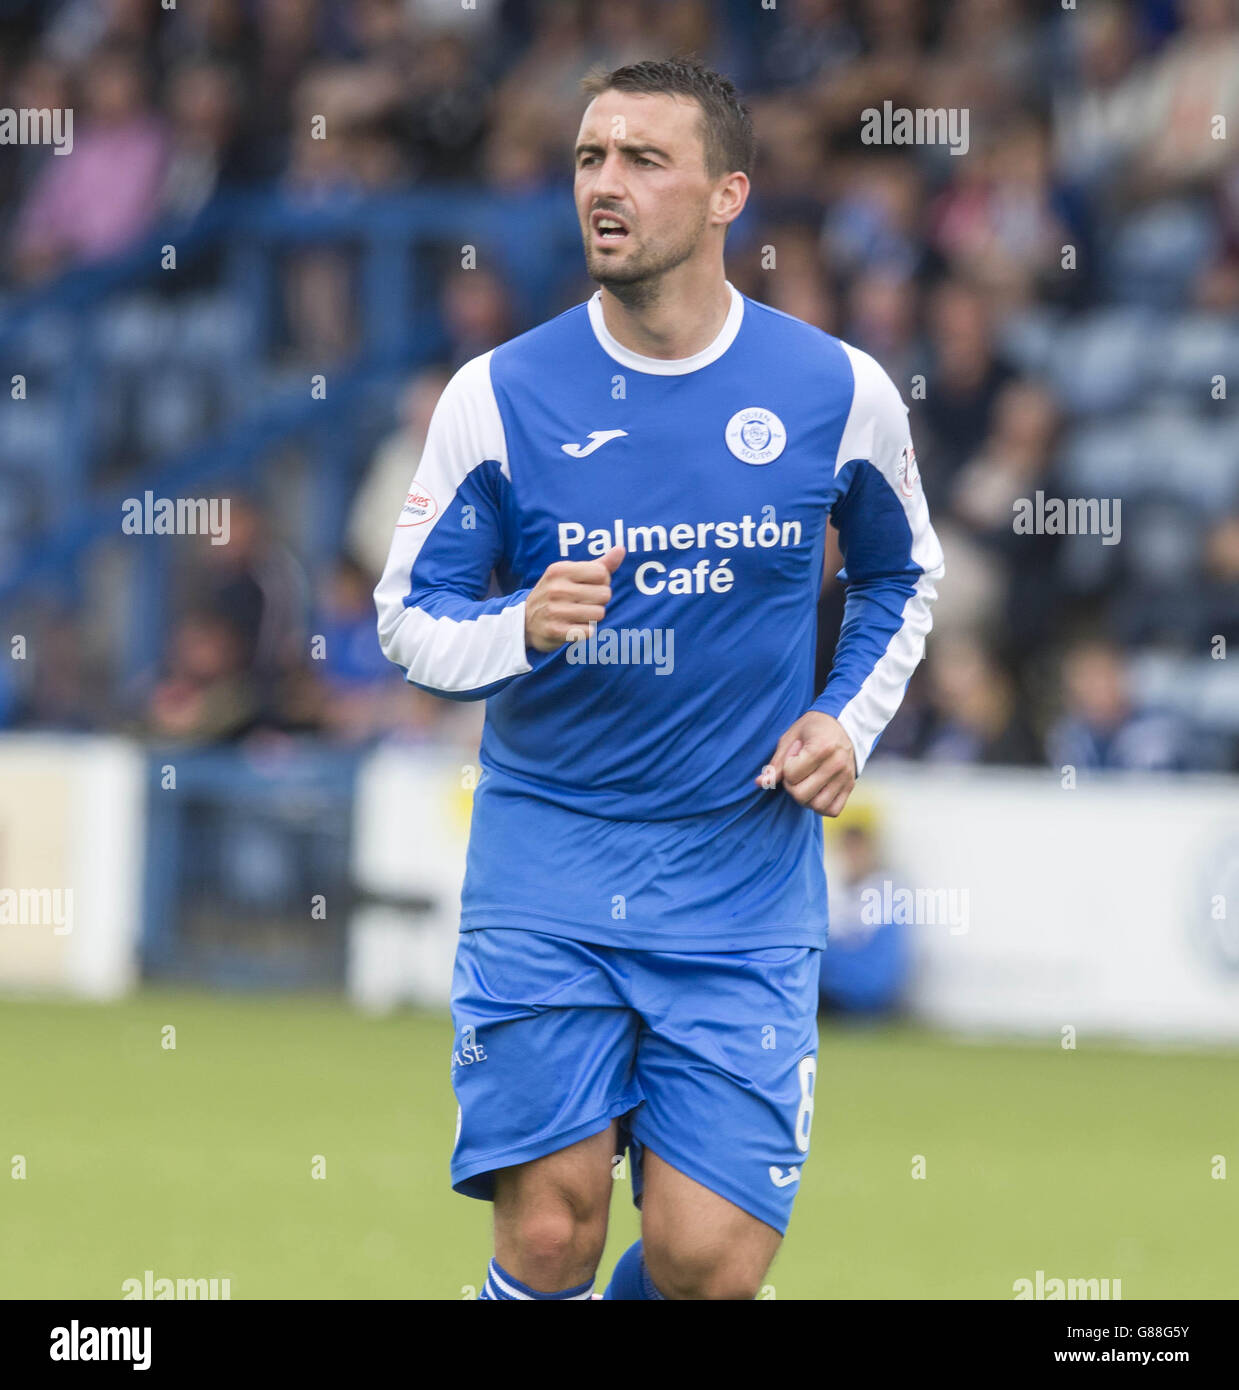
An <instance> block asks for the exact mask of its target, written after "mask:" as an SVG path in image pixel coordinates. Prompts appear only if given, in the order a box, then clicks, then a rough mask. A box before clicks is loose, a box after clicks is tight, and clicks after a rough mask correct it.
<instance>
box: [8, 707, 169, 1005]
mask: <svg viewBox="0 0 1239 1390" xmlns="http://www.w3.org/2000/svg"><path fill="white" fill-rule="evenodd" d="M144 777H145V772H144V763H143V759H142V756H141V753H140V752H139V750H138V749H137V748H136V747H134V746H133V745H131V744H129V743H127V742H126V741H124V740H122V739H111V738H93V737H85V736H83V737H74V736H68V735H52V734H30V735H8V736H6V737H4V738H2V739H0V991H3V992H4V993H6V994H26V993H39V994H42V993H68V994H76V995H80V996H83V997H85V998H90V999H112V998H116V997H118V996H120V995H122V994H125V993H126V992H127V991H128V990H130V989H131V988H132V987H133V985H134V983H135V982H136V979H137V945H138V935H139V928H140V921H141V876H142V860H143V848H144V827H145V802H146V794H145V780H144Z"/></svg>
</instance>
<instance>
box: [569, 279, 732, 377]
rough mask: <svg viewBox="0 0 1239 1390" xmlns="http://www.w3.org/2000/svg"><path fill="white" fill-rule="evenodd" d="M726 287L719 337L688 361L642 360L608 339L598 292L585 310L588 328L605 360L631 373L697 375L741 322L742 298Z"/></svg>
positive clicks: (718, 354) (719, 352)
mask: <svg viewBox="0 0 1239 1390" xmlns="http://www.w3.org/2000/svg"><path fill="white" fill-rule="evenodd" d="M726 285H727V289H728V291H729V292H730V294H731V308H730V309H729V310H728V311H727V317H726V319H725V320H724V321H723V326H722V328H721V329H720V330H719V334H718V337H717V338H715V339H714V341H713V342H712V343H710V344H708V345H707V346H706V347H703V348H702V349H701V351H700V352H695V353H694V354H693V355H692V356H691V357H670V358H668V357H644V356H642V355H641V353H639V352H633V351H632V349H631V348H626V347H625V346H624V345H623V343H621V342H619V341H618V340H617V339H616V338H614V337H613V336H612V335H611V331H610V330H609V329H608V328H607V325H606V323H605V321H604V320H603V317H602V291H601V290H598V291H597V293H595V295H594V297H593V298H592V299H591V300H590V301H589V304H588V306H587V307H588V309H589V322H590V327H591V328H592V329H593V330H594V337H595V338H597V339H598V345H599V346H600V347H601V348H602V350H603V352H605V353H606V354H607V356H608V357H613V358H614V359H615V360H616V361H617V362H618V363H619V364H620V365H621V366H622V367H628V368H629V369H630V370H632V371H634V372H648V373H649V374H650V375H651V376H683V375H684V374H685V373H686V372H696V371H700V370H701V368H702V367H708V366H709V365H710V363H711V362H717V361H718V359H719V358H720V357H722V355H723V353H725V352H726V351H727V349H728V348H729V347H730V346H731V345H732V343H733V342H734V341H735V337H736V334H737V333H739V331H740V320H741V319H742V318H743V317H744V296H743V295H742V294H741V293H740V291H739V290H738V289H736V287H735V286H734V285H733V284H732V283H731V281H730V280H728V281H726Z"/></svg>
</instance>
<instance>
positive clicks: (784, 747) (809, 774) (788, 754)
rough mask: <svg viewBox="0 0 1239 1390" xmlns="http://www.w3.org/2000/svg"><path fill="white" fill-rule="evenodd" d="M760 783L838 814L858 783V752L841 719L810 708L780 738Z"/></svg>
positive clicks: (827, 813)
mask: <svg viewBox="0 0 1239 1390" xmlns="http://www.w3.org/2000/svg"><path fill="white" fill-rule="evenodd" d="M755 780H756V782H757V784H758V786H761V787H766V788H771V787H777V786H778V785H779V783H780V782H782V783H783V787H784V789H785V790H786V791H787V792H788V793H789V794H790V795H791V796H792V797H794V798H795V800H797V801H798V802H800V804H801V805H802V806H812V807H813V809H814V810H815V811H816V812H817V813H818V815H819V816H837V815H838V814H839V812H840V811H842V810H843V808H844V806H845V805H847V799H848V797H849V796H851V794H852V788H853V787H854V786H855V785H856V754H855V752H854V751H853V749H852V740H851V739H850V738H849V737H848V736H847V732H846V730H845V729H844V727H843V725H842V724H840V723H839V721H838V720H837V719H835V718H833V717H832V716H831V715H829V714H822V713H820V712H819V711H818V710H810V711H809V712H808V713H807V714H802V715H801V716H800V718H799V719H797V720H796V722H795V723H794V724H793V725H792V727H791V728H790V729H788V731H787V732H786V733H785V734H784V735H783V737H782V738H781V739H780V740H779V742H778V745H777V746H776V748H775V750H774V757H772V758H771V759H770V761H769V762H768V763H767V764H766V766H765V767H764V768H763V769H762V771H761V773H760V775H759V776H758V777H757V778H756V779H755Z"/></svg>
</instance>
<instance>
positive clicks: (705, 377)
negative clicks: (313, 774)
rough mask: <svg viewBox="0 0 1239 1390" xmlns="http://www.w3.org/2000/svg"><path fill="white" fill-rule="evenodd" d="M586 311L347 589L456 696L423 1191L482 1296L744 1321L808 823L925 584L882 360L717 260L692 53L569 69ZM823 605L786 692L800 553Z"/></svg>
mask: <svg viewBox="0 0 1239 1390" xmlns="http://www.w3.org/2000/svg"><path fill="white" fill-rule="evenodd" d="M586 91H587V93H588V95H589V96H590V97H591V98H592V99H591V101H590V103H589V106H588V108H587V109H586V111H585V114H584V117H583V119H582V122H581V127H580V132H579V134H578V136H577V142H576V155H575V160H576V175H575V178H576V184H575V196H576V207H577V214H578V216H579V219H580V224H581V232H582V236H583V238H584V243H585V258H586V264H587V267H588V270H589V274H590V276H591V277H592V278H593V279H594V280H595V281H596V282H597V283H598V285H599V286H600V289H599V291H598V292H597V293H596V294H595V295H594V296H593V298H592V299H590V300H589V301H588V303H585V304H582V305H579V306H578V307H576V308H573V309H570V310H568V311H567V312H566V313H563V314H561V315H559V317H558V318H555V319H552V320H551V321H550V322H549V323H545V324H543V325H541V326H540V327H538V328H535V329H533V330H532V331H531V332H528V333H525V334H523V335H521V336H520V337H518V338H515V339H513V340H512V341H511V342H508V343H505V344H504V345H503V346H502V347H498V348H496V349H495V350H494V351H492V352H488V353H486V354H484V355H483V356H481V357H478V358H476V359H474V360H473V361H472V362H469V363H468V364H466V365H465V366H464V367H462V368H461V369H460V371H458V372H457V373H456V375H455V376H454V377H453V379H452V381H451V382H450V384H449V385H448V386H447V388H446V389H445V390H444V393H443V396H442V398H441V400H440V401H439V404H438V407H437V409H436V411H435V413H434V418H433V421H432V423H431V426H430V432H429V437H428V439H427V443H426V448H425V451H424V454H423V457H422V462H421V465H420V468H419V470H418V474H417V478H416V481H415V482H414V483H413V486H412V489H411V491H410V493H409V497H408V501H407V502H406V504H405V507H404V510H403V513H402V514H401V516H400V518H399V521H398V524H397V526H396V531H395V538H394V540H393V543H392V548H391V554H390V557H389V559H388V563H387V568H386V572H385V573H384V575H383V578H382V580H381V581H380V583H379V586H378V588H377V589H376V591H375V599H376V603H377V607H378V613H379V635H380V639H381V641H382V645H383V649H384V651H385V652H386V653H387V655H388V656H389V657H390V658H391V660H392V661H394V662H396V663H397V664H398V665H400V666H402V667H403V668H404V669H405V671H406V672H407V676H408V679H409V680H410V681H412V682H413V683H414V684H416V685H418V686H421V687H422V688H424V689H427V690H431V691H434V692H435V693H437V694H440V695H445V696H448V697H450V698H453V699H461V700H477V699H485V700H486V701H487V706H486V723H485V731H484V734H483V737H482V745H481V755H480V757H481V764H482V776H481V779H480V782H479V784H478V787H477V791H476V794H475V798H474V806H473V821H472V828H471V833H470V840H469V853H468V866H467V870H466V877H465V883H464V887H463V891H462V914H461V936H460V943H459V947H458V951H457V956H456V967H455V977H454V982H453V987H452V1015H453V1025H454V1027H455V1030H456V1041H455V1044H454V1050H453V1055H452V1076H453V1082H454V1087H455V1091H456V1097H457V1100H458V1102H459V1105H460V1114H459V1122H458V1129H457V1135H456V1144H455V1150H454V1152H453V1155H452V1185H453V1187H454V1188H455V1190H456V1191H457V1192H462V1193H465V1194H467V1195H468V1196H472V1197H481V1198H486V1199H488V1200H490V1201H491V1202H493V1204H494V1258H493V1259H492V1261H491V1263H490V1267H489V1270H488V1273H487V1278H486V1283H485V1286H484V1288H483V1290H482V1293H481V1294H480V1295H479V1296H480V1297H482V1298H486V1299H517V1300H534V1299H581V1300H583V1299H588V1298H590V1297H591V1296H593V1287H594V1280H595V1277H596V1273H597V1268H598V1263H599V1260H600V1259H601V1256H602V1251H603V1246H604V1243H605V1240H606V1232H607V1216H608V1209H609V1205H610V1199H611V1190H612V1165H613V1158H614V1156H615V1155H617V1154H619V1153H622V1152H624V1151H625V1150H627V1152H628V1154H629V1157H630V1160H631V1174H632V1180H633V1189H634V1194H635V1196H636V1199H637V1202H638V1205H639V1207H640V1210H641V1233H642V1238H641V1240H639V1241H638V1242H637V1243H636V1244H635V1245H634V1246H633V1247H632V1248H631V1249H630V1250H628V1251H627V1252H626V1253H625V1254H624V1256H623V1257H622V1258H621V1259H620V1261H619V1264H618V1266H617V1267H616V1269H615V1272H614V1274H613V1275H612V1277H611V1280H610V1282H609V1284H608V1286H607V1289H606V1292H605V1294H604V1295H603V1297H605V1298H615V1299H752V1298H755V1297H756V1296H757V1294H758V1292H759V1291H760V1288H761V1284H762V1280H763V1279H764V1277H765V1274H766V1270H767V1268H768V1267H769V1265H770V1262H771V1260H772V1259H773V1258H774V1255H775V1252H776V1250H777V1248H778V1246H779V1242H780V1240H781V1239H782V1236H783V1233H784V1231H785V1230H786V1228H787V1224H788V1219H789V1217H790V1215H791V1209H792V1203H793V1202H794V1200H795V1196H796V1190H797V1187H798V1186H799V1183H800V1179H801V1174H802V1171H803V1169H804V1164H805V1162H806V1161H807V1159H808V1154H809V1132H810V1127H811V1124H812V1119H813V1089H814V1075H815V1070H816V1055H817V1027H816V1009H817V998H818V992H817V987H818V960H819V953H820V952H821V950H822V949H823V947H824V946H825V943H826V920H827V908H826V883H825V875H824V871H823V866H822V826H821V819H820V818H821V817H822V816H837V815H838V814H839V812H840V811H841V810H842V809H843V807H844V805H845V804H846V802H847V799H848V796H849V795H850V793H851V791H852V787H853V784H854V782H855V780H856V778H857V776H859V775H860V773H861V771H862V770H863V768H864V765H865V762H866V760H867V758H868V757H869V754H870V752H871V751H872V749H873V746H874V744H875V743H876V741H877V739H878V738H879V736H880V735H881V733H882V731H883V729H884V728H885V726H886V724H887V723H888V721H889V720H890V718H891V716H892V715H893V714H894V712H895V710H896V708H897V707H898V705H899V702H900V700H901V699H902V697H903V692H904V688H905V686H906V685H907V682H908V678H909V677H910V676H911V674H912V672H913V670H914V669H915V667H916V665H917V663H918V662H919V661H920V659H921V657H922V655H923V653H924V645H925V635H926V633H927V632H928V631H929V627H930V614H929V605H930V602H931V601H932V600H933V598H934V597H935V590H934V582H935V580H937V579H938V578H940V577H941V575H942V572H943V564H942V552H941V549H940V547H939V545H938V541H937V538H936V537H935V535H934V532H933V529H932V528H931V526H930V521H929V514H928V511H927V509H926V505H925V498H924V494H923V492H922V489H921V485H920V480H919V476H918V473H917V468H916V460H915V455H914V453H913V450H912V443H911V439H910V437H909V433H908V422H907V409H906V407H905V406H904V404H903V402H902V401H901V399H900V396H899V392H898V390H897V389H896V388H895V386H894V385H893V384H892V382H891V381H890V379H889V378H888V377H887V376H886V374H885V372H883V370H882V369H881V367H879V366H878V364H877V363H876V362H875V361H874V360H873V359H872V358H871V357H869V356H867V355H866V354H865V353H863V352H859V351H857V350H856V349H855V348H853V347H850V346H848V345H847V344H846V343H842V342H840V341H839V340H838V339H836V338H832V337H830V336H829V335H827V334H825V333H822V332H821V331H819V330H818V329H816V328H812V327H809V326H808V325H806V324H804V323H802V322H800V321H799V320H797V319H794V318H791V317H789V316H788V315H786V314H782V313H779V312H777V311H775V310H773V309H769V308H767V307H766V306H765V305H762V304H759V303H756V302H755V301H753V300H751V299H748V298H746V297H745V296H743V295H741V294H739V293H738V292H737V291H736V290H735V289H734V288H733V287H732V286H731V284H730V283H729V282H728V280H727V279H726V276H725V274H724V268H723V245H724V238H725V237H726V234H727V229H728V227H729V226H730V225H731V223H732V222H733V221H734V220H735V219H736V218H737V217H738V216H739V214H740V212H741V211H742V210H743V208H744V204H745V201H746V199H747V196H748V191H749V177H748V175H749V170H750V167H751V164H752V156H753V135H752V126H751V123H750V120H749V117H748V113H747V111H746V110H745V108H744V106H743V105H742V104H741V102H740V100H739V97H738V95H737V93H736V90H735V88H734V87H733V86H732V84H731V83H730V82H729V81H728V80H727V79H726V78H724V77H721V76H719V75H718V74H716V73H714V72H711V71H709V70H708V69H706V68H704V67H703V66H701V65H700V64H699V63H697V62H695V61H691V60H682V59H676V60H671V61H666V62H642V63H636V64H634V65H631V66H628V67H623V68H619V69H617V70H616V71H614V72H612V73H609V74H607V75H605V76H597V77H591V78H590V79H588V80H587V82H586ZM828 520H830V521H833V523H834V525H835V527H836V528H837V530H838V535H839V544H840V548H841V551H842V554H843V556H844V563H845V568H844V570H843V571H842V572H841V574H840V578H841V579H842V580H843V581H844V583H845V584H846V595H847V598H846V610H845V616H844V621H843V627H842V632H841V635H840V639H839V643H838V648H837V652H836V655H835V661H834V666H833V669H832V670H831V673H830V678H829V680H828V681H827V683H826V687H825V689H824V690H821V691H818V690H816V689H815V688H814V681H813V673H814V636H815V630H816V628H815V622H816V619H815V614H816V601H817V596H818V593H819V590H820V586H821V579H822V567H823V556H824V543H825V537H826V524H827V521H828Z"/></svg>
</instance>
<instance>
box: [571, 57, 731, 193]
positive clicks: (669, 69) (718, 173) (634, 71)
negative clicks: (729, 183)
mask: <svg viewBox="0 0 1239 1390" xmlns="http://www.w3.org/2000/svg"><path fill="white" fill-rule="evenodd" d="M581 86H582V88H583V89H584V90H585V92H586V94H587V95H588V96H590V97H597V96H601V95H602V93H603V92H609V91H617V92H643V93H645V94H646V95H649V96H658V95H667V96H677V97H689V98H691V99H692V100H693V101H695V102H696V103H697V105H698V106H699V107H701V138H702V143H703V145H704V146H705V159H706V173H708V174H709V175H710V177H711V178H721V177H722V176H723V175H724V174H731V173H734V172H735V171H736V170H737V169H738V170H740V171H741V172H742V173H745V174H748V173H750V172H751V171H752V168H753V120H752V117H751V116H750V115H749V109H748V107H747V106H745V104H744V102H743V101H741V100H740V93H739V92H738V91H737V90H736V86H735V83H734V82H732V80H731V79H730V78H729V77H724V76H723V74H722V73H719V72H715V71H713V69H711V68H708V67H706V66H705V64H704V63H702V62H701V61H700V60H698V59H697V58H660V59H655V58H647V59H645V60H644V61H643V62H640V63H629V64H628V65H627V66H626V67H622V68H615V69H614V70H613V71H611V72H607V71H605V70H604V69H601V68H598V69H595V70H594V71H592V72H591V73H589V75H588V76H587V77H586V78H585V80H584V81H583V82H582V83H581Z"/></svg>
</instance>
